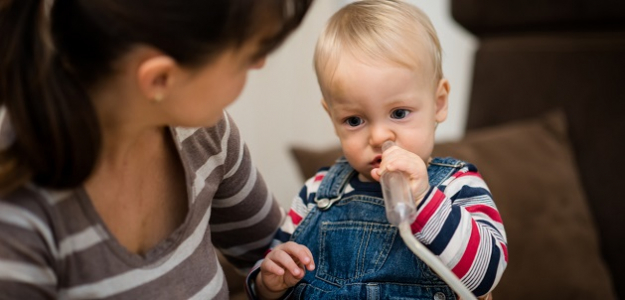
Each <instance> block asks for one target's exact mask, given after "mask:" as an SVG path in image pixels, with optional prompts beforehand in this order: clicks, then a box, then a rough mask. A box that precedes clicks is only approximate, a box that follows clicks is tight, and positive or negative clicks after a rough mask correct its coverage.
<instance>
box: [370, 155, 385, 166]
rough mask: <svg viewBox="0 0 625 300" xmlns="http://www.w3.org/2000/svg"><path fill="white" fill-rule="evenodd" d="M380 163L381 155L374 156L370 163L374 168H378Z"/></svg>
mask: <svg viewBox="0 0 625 300" xmlns="http://www.w3.org/2000/svg"><path fill="white" fill-rule="evenodd" d="M381 162H382V155H376V156H375V158H373V160H372V161H371V165H372V166H373V167H374V168H379V167H380V163H381Z"/></svg>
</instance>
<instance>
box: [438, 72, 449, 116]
mask: <svg viewBox="0 0 625 300" xmlns="http://www.w3.org/2000/svg"><path fill="white" fill-rule="evenodd" d="M449 89H450V87H449V81H448V80H447V79H445V78H443V79H441V80H440V81H439V82H438V86H437V87H436V116H435V120H436V122H437V123H442V122H443V121H445V120H446V119H447V109H448V103H449Z"/></svg>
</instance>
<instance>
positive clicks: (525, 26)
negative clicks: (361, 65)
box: [451, 0, 625, 299]
mask: <svg viewBox="0 0 625 300" xmlns="http://www.w3.org/2000/svg"><path fill="white" fill-rule="evenodd" d="M451 2H452V15H453V17H454V18H455V19H456V20H457V21H458V22H459V23H460V24H461V25H463V26H464V27H465V28H467V29H468V30H470V31H471V32H472V33H474V34H475V35H477V36H478V37H479V39H480V46H479V49H478V51H477V53H476V54H475V67H474V75H473V87H472V93H471V97H470V99H471V100H470V101H471V103H470V110H469V119H468V124H467V127H468V129H469V130H476V129H478V128H486V127H492V126H497V125H500V124H503V123H506V122H510V121H514V120H522V119H527V118H530V117H536V116H539V115H540V114H542V113H544V112H545V111H549V110H552V109H554V108H560V109H562V111H563V112H564V114H565V116H566V119H567V121H568V134H567V137H568V138H569V139H570V149H571V151H572V154H573V157H574V163H575V166H576V167H577V170H578V173H577V176H578V177H579V180H580V182H581V185H580V187H581V191H580V194H581V195H582V196H584V198H585V199H586V203H587V206H588V208H589V211H590V216H591V217H592V219H593V221H594V223H595V224H596V231H595V232H594V234H595V235H596V237H597V238H598V240H599V245H600V253H601V256H600V258H602V259H603V261H604V262H605V263H606V264H607V267H608V271H609V273H610V278H612V283H613V285H614V287H615V289H616V292H617V295H618V296H619V298H621V299H625V256H624V255H623V254H622V252H623V249H622V247H620V245H621V243H622V241H623V240H624V239H625V218H624V216H625V197H623V196H622V192H621V191H620V189H619V188H618V187H619V186H621V184H623V181H624V179H625V176H624V175H623V170H624V169H625V159H623V157H622V153H623V151H622V148H621V147H622V145H623V141H624V140H625V84H624V83H625V59H624V57H625V1H618V0H508V1H496V0H452V1H451ZM529 150H530V149H528V151H529ZM536 173H539V171H537V172H536ZM563 209H566V207H563ZM557 221H558V220H554V222H557ZM565 234H566V232H563V233H562V235H565ZM513 242H514V241H511V243H513ZM545 251H549V249H545ZM510 257H511V258H510V259H511V260H514V253H512V250H511V253H510ZM572 263H574V262H572ZM571 271H582V270H571ZM537 275H540V274H537ZM592 276H594V274H593V275H592ZM540 279H541V280H545V281H546V282H549V281H550V280H553V279H550V278H542V277H541V278H540ZM528 288H531V287H528ZM567 299H571V298H567ZM580 299H582V298H580ZM585 299H590V298H585ZM593 299H599V298H593Z"/></svg>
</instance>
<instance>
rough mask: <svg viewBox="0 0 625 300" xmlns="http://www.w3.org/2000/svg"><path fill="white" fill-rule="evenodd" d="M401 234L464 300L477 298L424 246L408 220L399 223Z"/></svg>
mask: <svg viewBox="0 0 625 300" xmlns="http://www.w3.org/2000/svg"><path fill="white" fill-rule="evenodd" d="M399 234H400V235H401V238H402V239H403V240H404V243H406V246H408V248H410V250H411V251H412V252H413V253H414V254H415V255H417V256H418V257H419V258H420V259H421V260H422V261H423V262H425V263H426V264H427V265H428V266H430V268H432V270H434V272H435V273H436V274H438V276H440V277H441V279H443V281H445V282H446V283H447V284H448V285H449V287H451V289H452V290H454V291H455V292H456V293H457V294H458V296H460V298H461V299H462V300H477V298H475V296H474V295H473V293H471V291H469V289H468V288H467V287H466V286H464V284H462V281H460V279H458V277H457V276H456V274H454V273H453V272H452V271H451V270H449V269H448V268H447V266H445V265H444V264H443V262H442V261H441V260H440V259H439V258H438V257H437V256H436V255H434V254H433V253H432V252H430V250H429V249H428V248H426V247H425V246H423V244H421V243H420V242H419V241H418V240H417V239H416V238H415V237H414V235H413V234H412V230H410V224H408V222H402V223H400V224H399Z"/></svg>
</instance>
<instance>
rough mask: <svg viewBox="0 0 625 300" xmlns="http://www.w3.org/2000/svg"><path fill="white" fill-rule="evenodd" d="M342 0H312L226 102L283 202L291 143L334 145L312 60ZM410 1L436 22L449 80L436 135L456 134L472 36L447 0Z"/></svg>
mask: <svg viewBox="0 0 625 300" xmlns="http://www.w3.org/2000/svg"><path fill="white" fill-rule="evenodd" d="M349 2H351V1H348V0H316V2H315V3H314V4H313V7H312V8H311V11H310V12H309V14H308V15H307V17H306V19H305V20H304V22H303V24H302V26H301V27H300V28H299V29H298V30H297V31H296V32H295V33H294V34H293V35H292V36H291V37H290V38H289V39H288V40H287V41H286V42H285V44H284V45H283V46H282V47H281V48H280V49H278V50H277V51H276V52H274V53H273V54H272V55H270V56H269V57H268V60H267V64H266V66H265V67H264V68H263V69H261V70H258V71H253V72H250V76H249V78H248V83H247V86H246V88H245V90H244V91H243V93H242V94H241V96H240V97H239V99H238V100H237V101H236V102H235V104H234V105H232V106H231V107H230V108H228V112H229V113H230V114H231V115H232V116H233V117H234V119H235V120H236V122H237V125H238V127H239V129H240V131H241V134H242V136H243V138H244V139H245V141H246V142H247V144H248V147H249V149H250V152H251V154H252V157H253V160H254V162H255V164H256V166H257V167H258V169H259V170H260V171H261V173H262V175H263V177H264V178H265V181H267V184H268V185H269V187H270V188H271V189H272V191H273V193H274V195H275V196H276V198H277V199H278V201H280V203H281V204H282V205H283V206H284V207H285V208H287V207H289V206H290V203H291V200H292V198H293V197H294V196H295V195H296V194H297V193H298V192H299V189H300V188H301V186H302V184H303V182H304V179H303V178H301V177H300V174H299V171H298V169H297V168H296V165H295V163H294V161H293V159H292V157H291V154H290V152H289V149H290V147H291V146H293V145H299V146H306V147H309V148H311V149H324V148H328V147H333V146H336V145H338V139H337V138H336V136H335V135H334V130H333V128H332V124H331V123H330V120H329V118H328V116H327V115H326V113H325V111H324V110H323V108H322V107H321V104H320V102H319V101H320V99H321V93H320V91H319V88H318V86H317V80H316V78H315V74H314V70H313V66H312V58H313V52H314V46H315V42H316V39H317V36H318V35H319V34H320V32H321V30H322V29H323V26H324V25H325V23H326V21H327V20H328V19H329V18H330V16H331V15H332V14H333V13H334V12H336V11H337V10H338V9H340V8H341V7H342V6H343V5H345V4H347V3H349ZM409 2H410V3H412V4H414V5H417V6H418V7H420V8H421V9H422V10H424V11H425V12H426V13H427V14H428V16H429V17H430V19H431V20H432V23H433V24H434V26H435V27H436V30H437V31H438V35H439V38H440V40H441V43H442V47H443V72H444V74H445V77H447V78H448V79H449V81H450V83H451V94H450V99H449V116H448V119H447V121H446V122H444V123H443V124H441V125H439V126H438V129H437V140H438V141H449V140H456V139H459V138H460V137H462V135H463V133H464V129H465V121H466V115H467V99H468V96H469V92H470V91H469V87H470V78H471V75H472V64H473V54H474V51H475V49H476V46H477V41H476V38H475V37H474V36H472V35H471V34H470V33H469V32H467V31H466V30H465V29H464V28H461V27H460V26H459V25H458V24H457V23H456V22H455V21H454V20H453V19H452V17H451V10H450V7H449V6H450V1H449V0H435V1H432V0H410V1H409Z"/></svg>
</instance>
